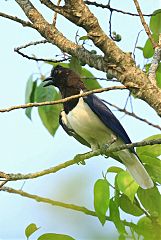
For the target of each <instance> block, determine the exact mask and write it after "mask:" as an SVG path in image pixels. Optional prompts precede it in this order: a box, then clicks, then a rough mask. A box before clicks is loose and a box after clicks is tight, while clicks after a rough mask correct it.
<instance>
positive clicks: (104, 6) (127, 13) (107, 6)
mask: <svg viewBox="0 0 161 240" xmlns="http://www.w3.org/2000/svg"><path fill="white" fill-rule="evenodd" d="M84 3H86V4H87V5H93V6H95V7H101V8H104V9H109V10H110V11H111V10H112V11H114V12H118V13H122V14H126V15H130V16H133V17H139V14H137V13H130V12H125V11H122V10H119V9H116V8H112V7H111V6H110V4H109V3H108V4H106V5H104V4H101V3H97V2H91V1H84ZM153 15H154V14H143V16H145V17H151V16H153Z"/></svg>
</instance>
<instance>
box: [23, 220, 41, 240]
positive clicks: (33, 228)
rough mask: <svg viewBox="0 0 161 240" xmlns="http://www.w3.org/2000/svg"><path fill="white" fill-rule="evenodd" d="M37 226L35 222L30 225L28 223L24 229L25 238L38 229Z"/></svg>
mask: <svg viewBox="0 0 161 240" xmlns="http://www.w3.org/2000/svg"><path fill="white" fill-rule="evenodd" d="M38 229H39V228H38V227H37V226H36V224H35V223H31V224H30V225H28V226H27V227H26V229H25V235H26V237H27V239H29V237H30V236H31V235H32V234H33V233H34V232H36V231H37V230H38Z"/></svg>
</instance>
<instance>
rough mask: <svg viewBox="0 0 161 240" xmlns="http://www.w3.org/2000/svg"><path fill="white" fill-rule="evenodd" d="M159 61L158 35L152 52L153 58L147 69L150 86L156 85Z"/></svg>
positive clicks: (159, 45) (160, 55)
mask: <svg viewBox="0 0 161 240" xmlns="http://www.w3.org/2000/svg"><path fill="white" fill-rule="evenodd" d="M160 60H161V34H159V44H158V46H157V47H156V48H155V50H154V56H153V59H152V62H151V65H150V68H149V73H148V77H149V80H150V81H151V83H152V84H154V85H155V84H156V71H157V68H158V66H159V62H160Z"/></svg>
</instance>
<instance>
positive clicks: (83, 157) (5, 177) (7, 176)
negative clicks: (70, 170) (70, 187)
mask: <svg viewBox="0 0 161 240" xmlns="http://www.w3.org/2000/svg"><path fill="white" fill-rule="evenodd" d="M156 144H161V139H156V140H148V141H145V140H144V141H141V142H135V143H131V144H123V145H120V146H117V147H113V146H112V145H111V146H110V147H106V148H105V147H104V148H103V149H98V150H96V151H91V152H87V153H84V154H78V155H76V156H75V157H74V159H72V160H69V161H66V162H64V163H61V164H59V165H57V166H55V167H51V168H49V169H45V170H42V171H40V172H36V173H27V174H21V173H18V174H14V173H8V174H7V173H4V172H0V178H2V179H3V180H7V181H17V180H24V179H33V178H38V177H41V176H44V175H47V174H50V173H56V172H58V171H60V170H62V169H64V168H67V167H69V166H71V165H74V164H76V163H81V162H84V161H85V160H87V159H91V158H92V157H95V156H98V155H104V156H110V154H111V153H113V152H117V151H120V150H123V149H131V148H134V147H141V146H147V145H156Z"/></svg>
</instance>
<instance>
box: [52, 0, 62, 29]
mask: <svg viewBox="0 0 161 240" xmlns="http://www.w3.org/2000/svg"><path fill="white" fill-rule="evenodd" d="M60 3H61V0H58V2H57V6H59V5H60ZM57 15H58V13H57V12H55V14H54V18H53V25H54V26H55V25H56V19H57Z"/></svg>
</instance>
